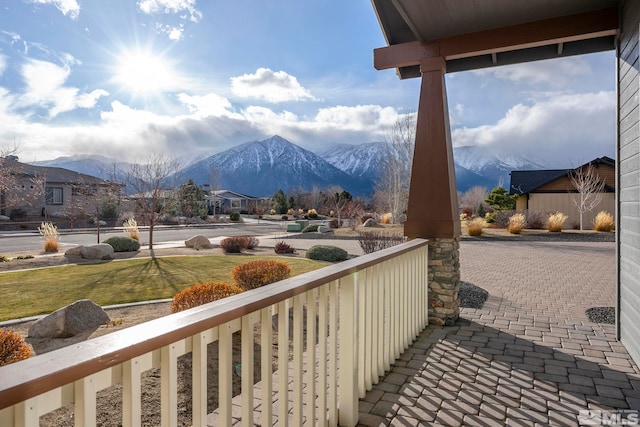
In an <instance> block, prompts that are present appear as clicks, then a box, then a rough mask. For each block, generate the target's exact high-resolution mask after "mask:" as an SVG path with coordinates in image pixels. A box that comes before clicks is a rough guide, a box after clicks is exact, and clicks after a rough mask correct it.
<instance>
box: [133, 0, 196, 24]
mask: <svg viewBox="0 0 640 427" xmlns="http://www.w3.org/2000/svg"><path fill="white" fill-rule="evenodd" d="M138 7H139V8H140V10H141V11H142V12H143V13H147V14H155V13H166V14H180V13H184V12H187V13H188V14H189V16H188V19H189V21H191V22H200V20H201V19H202V12H200V11H199V10H198V9H196V0H141V1H139V2H138ZM181 17H182V18H184V19H187V16H181Z"/></svg>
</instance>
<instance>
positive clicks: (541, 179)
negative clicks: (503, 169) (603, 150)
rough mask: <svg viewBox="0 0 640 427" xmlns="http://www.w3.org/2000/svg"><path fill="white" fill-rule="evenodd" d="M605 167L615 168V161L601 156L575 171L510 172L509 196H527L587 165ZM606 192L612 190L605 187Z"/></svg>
mask: <svg viewBox="0 0 640 427" xmlns="http://www.w3.org/2000/svg"><path fill="white" fill-rule="evenodd" d="M600 164H602V165H607V166H611V167H615V161H614V160H613V159H612V158H611V157H607V156H603V157H599V158H597V159H594V160H592V161H590V162H587V163H585V164H583V165H581V166H578V167H577V168H575V169H540V170H521V171H518V170H516V171H511V173H510V174H509V175H511V184H510V186H509V194H527V193H531V192H532V191H534V190H536V189H537V188H540V187H542V186H543V185H545V184H547V183H549V182H551V181H554V180H556V179H558V178H562V177H564V176H567V175H569V173H570V172H571V171H574V170H576V169H580V168H583V167H586V166H589V165H600ZM606 190H607V191H611V190H613V189H612V187H610V186H607V187H606Z"/></svg>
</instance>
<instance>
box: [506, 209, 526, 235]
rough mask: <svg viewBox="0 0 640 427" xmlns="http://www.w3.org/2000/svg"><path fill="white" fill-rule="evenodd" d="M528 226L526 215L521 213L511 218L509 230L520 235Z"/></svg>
mask: <svg viewBox="0 0 640 427" xmlns="http://www.w3.org/2000/svg"><path fill="white" fill-rule="evenodd" d="M526 225H527V221H526V220H525V218H524V215H523V214H521V213H517V214H514V215H511V217H510V218H509V225H508V226H507V230H509V233H511V234H520V233H522V229H523V228H524V227H525V226H526Z"/></svg>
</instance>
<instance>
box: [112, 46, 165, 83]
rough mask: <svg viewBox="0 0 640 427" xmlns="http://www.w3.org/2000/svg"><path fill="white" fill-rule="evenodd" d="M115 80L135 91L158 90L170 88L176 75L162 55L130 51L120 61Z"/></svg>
mask: <svg viewBox="0 0 640 427" xmlns="http://www.w3.org/2000/svg"><path fill="white" fill-rule="evenodd" d="M115 80H116V81H117V82H118V83H119V84H121V85H122V86H124V87H126V88H127V89H128V90H130V91H133V92H158V91H163V90H168V89H169V88H170V87H171V86H172V85H173V84H174V83H175V76H174V75H173V72H172V70H171V67H170V66H169V64H167V62H166V61H164V60H163V59H162V58H161V57H160V56H155V55H152V54H149V53H146V52H128V53H126V54H124V55H122V57H121V58H120V60H119V62H118V69H117V73H116V77H115Z"/></svg>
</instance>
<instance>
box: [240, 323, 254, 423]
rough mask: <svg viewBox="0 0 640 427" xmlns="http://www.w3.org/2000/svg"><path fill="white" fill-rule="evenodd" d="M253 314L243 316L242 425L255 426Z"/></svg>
mask: <svg viewBox="0 0 640 427" xmlns="http://www.w3.org/2000/svg"><path fill="white" fill-rule="evenodd" d="M251 317H252V316H251V315H250V314H247V315H245V316H242V330H241V332H240V333H241V340H242V350H241V353H242V356H241V363H242V368H241V369H242V397H241V400H242V425H243V426H245V427H251V426H253V408H254V404H253V363H254V352H253V321H252V319H251Z"/></svg>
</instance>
